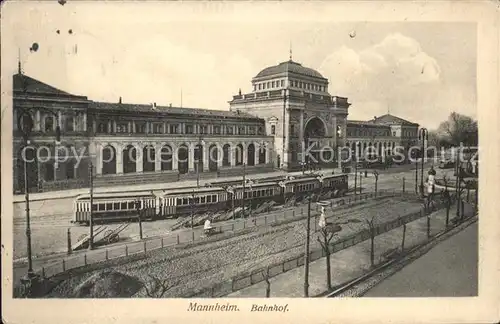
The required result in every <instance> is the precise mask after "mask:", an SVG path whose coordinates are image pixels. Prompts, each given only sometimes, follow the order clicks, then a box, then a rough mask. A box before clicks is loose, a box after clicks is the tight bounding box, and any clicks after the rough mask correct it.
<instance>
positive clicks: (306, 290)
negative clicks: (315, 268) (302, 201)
mask: <svg viewBox="0 0 500 324" xmlns="http://www.w3.org/2000/svg"><path fill="white" fill-rule="evenodd" d="M312 199H313V196H312V195H311V196H310V197H309V199H308V202H307V223H306V246H305V252H304V297H309V244H310V233H311V201H312Z"/></svg>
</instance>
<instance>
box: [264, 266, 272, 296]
mask: <svg viewBox="0 0 500 324" xmlns="http://www.w3.org/2000/svg"><path fill="white" fill-rule="evenodd" d="M262 276H263V277H264V281H265V282H266V298H269V297H271V282H270V281H269V267H267V268H266V270H262Z"/></svg>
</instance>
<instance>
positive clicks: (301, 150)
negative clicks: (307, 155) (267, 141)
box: [266, 110, 307, 162]
mask: <svg viewBox="0 0 500 324" xmlns="http://www.w3.org/2000/svg"><path fill="white" fill-rule="evenodd" d="M299 128H300V129H299V141H300V143H299V149H300V155H301V158H300V161H301V162H304V152H305V151H306V150H307V148H306V147H305V146H304V145H305V143H304V111H303V110H301V111H300V125H299ZM266 159H267V154H266Z"/></svg>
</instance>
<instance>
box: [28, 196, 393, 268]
mask: <svg viewBox="0 0 500 324" xmlns="http://www.w3.org/2000/svg"><path fill="white" fill-rule="evenodd" d="M397 194H401V193H396V191H395V190H380V191H379V192H378V194H377V197H379V198H384V197H392V196H395V195H397ZM374 196H375V195H374V194H373V193H366V194H358V195H357V196H354V197H347V198H338V199H335V200H333V201H332V203H331V206H332V207H336V208H337V210H340V209H345V208H349V207H353V206H356V205H360V204H363V203H364V201H366V200H367V199H371V198H373V197H374ZM297 208H300V210H299V211H296V209H297ZM318 210H319V206H317V205H316V208H315V210H313V211H312V213H311V217H315V216H318ZM306 217H307V206H306V205H302V206H300V205H299V206H295V207H292V208H287V209H285V210H281V211H271V212H268V213H267V214H266V215H260V216H254V217H252V218H245V219H237V220H235V221H227V223H224V224H220V225H218V226H217V223H214V225H216V226H214V227H216V230H217V231H221V232H222V234H220V235H215V236H209V237H201V236H200V234H202V233H203V228H195V229H194V230H184V231H179V232H178V233H172V234H170V235H166V236H163V237H155V238H151V239H146V240H143V241H136V242H133V243H129V244H123V245H119V246H111V247H109V248H102V249H96V250H93V251H81V252H79V251H76V252H73V254H72V255H70V256H67V257H64V258H62V259H59V260H54V262H52V263H50V264H46V265H44V266H43V267H41V269H35V271H36V272H38V273H39V274H40V275H41V276H42V277H45V278H48V277H53V276H56V275H60V274H64V273H66V272H68V271H71V272H75V271H77V272H88V271H93V270H95V269H96V268H99V267H100V266H109V264H108V263H122V262H123V263H126V262H130V261H131V260H133V259H141V258H144V257H146V256H147V253H148V252H151V251H154V250H158V249H162V248H166V247H174V246H179V247H180V246H184V247H187V246H190V245H192V244H204V243H208V242H210V241H218V240H221V239H224V237H231V236H234V235H239V234H242V233H245V232H247V231H250V230H252V229H253V228H255V227H257V226H267V225H273V224H280V223H283V222H291V221H297V220H300V219H304V218H306ZM35 267H36V266H35Z"/></svg>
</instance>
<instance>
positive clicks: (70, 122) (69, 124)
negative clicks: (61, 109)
mask: <svg viewBox="0 0 500 324" xmlns="http://www.w3.org/2000/svg"><path fill="white" fill-rule="evenodd" d="M74 122H75V120H74V118H73V116H67V117H66V125H65V126H64V129H65V130H66V131H67V132H72V131H74V130H75V125H74Z"/></svg>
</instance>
